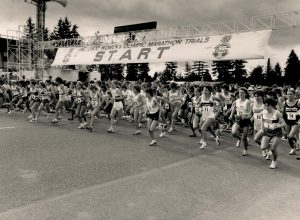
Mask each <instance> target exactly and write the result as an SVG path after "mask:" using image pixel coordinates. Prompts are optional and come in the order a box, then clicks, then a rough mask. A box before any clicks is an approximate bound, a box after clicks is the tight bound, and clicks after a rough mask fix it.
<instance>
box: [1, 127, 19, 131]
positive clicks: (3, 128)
mask: <svg viewBox="0 0 300 220" xmlns="http://www.w3.org/2000/svg"><path fill="white" fill-rule="evenodd" d="M14 128H16V127H2V128H0V130H5V129H14Z"/></svg>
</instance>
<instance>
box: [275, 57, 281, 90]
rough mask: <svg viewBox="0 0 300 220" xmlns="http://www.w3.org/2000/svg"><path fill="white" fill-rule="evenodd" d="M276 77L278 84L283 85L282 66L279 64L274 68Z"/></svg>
mask: <svg viewBox="0 0 300 220" xmlns="http://www.w3.org/2000/svg"><path fill="white" fill-rule="evenodd" d="M274 71H275V75H276V84H277V85H282V84H283V82H282V70H281V66H280V64H279V63H278V62H277V63H276V65H275V67H274Z"/></svg>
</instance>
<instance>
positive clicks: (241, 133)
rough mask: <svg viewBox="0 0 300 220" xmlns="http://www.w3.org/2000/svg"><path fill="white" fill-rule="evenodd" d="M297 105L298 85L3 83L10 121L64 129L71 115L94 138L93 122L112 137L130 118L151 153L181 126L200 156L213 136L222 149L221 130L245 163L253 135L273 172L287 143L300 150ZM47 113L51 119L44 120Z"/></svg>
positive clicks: (0, 99)
mask: <svg viewBox="0 0 300 220" xmlns="http://www.w3.org/2000/svg"><path fill="white" fill-rule="evenodd" d="M299 98H300V86H299V87H296V88H292V87H283V88H282V87H278V86H276V85H275V86H272V87H260V86H246V87H245V86H238V85H228V84H220V85H219V84H218V85H214V86H211V85H209V84H201V85H195V84H192V83H184V84H180V85H179V84H176V83H175V82H170V83H161V82H152V83H145V82H143V83H138V82H126V81H122V82H119V81H107V82H93V81H91V82H89V83H83V82H81V81H77V82H67V81H64V80H62V79H61V78H57V79H56V80H55V81H53V80H46V81H44V82H43V81H36V80H27V81H26V80H19V81H14V80H12V81H9V82H7V81H0V106H2V107H5V108H7V113H8V114H11V113H12V112H18V113H15V114H24V115H25V114H26V117H27V115H28V114H29V116H28V118H29V119H28V120H29V122H31V123H38V122H39V121H40V120H49V121H50V123H51V124H56V123H59V120H60V119H61V117H62V112H63V111H65V112H68V113H69V115H70V117H69V118H68V120H78V121H79V126H78V128H79V129H86V130H88V131H93V128H94V126H95V123H94V122H95V120H97V119H98V118H99V117H107V118H108V119H109V125H108V129H107V132H109V133H114V132H115V126H117V122H118V121H119V120H120V119H121V118H123V119H124V118H125V119H126V120H128V121H129V123H133V124H134V125H135V127H136V131H135V133H134V135H139V134H141V132H142V130H141V126H142V122H143V121H144V120H146V119H147V129H148V133H149V135H150V137H151V143H150V144H149V145H150V146H154V145H156V144H157V140H158V138H163V137H165V136H166V135H167V134H168V133H174V131H175V130H176V127H177V126H180V127H186V129H190V130H191V134H190V136H191V137H196V136H197V133H198V132H199V135H200V137H201V139H200V141H199V145H200V149H205V148H206V147H207V143H208V138H210V136H212V137H213V138H214V139H215V142H216V145H218V146H219V145H220V144H221V141H222V140H221V139H220V136H221V135H222V131H223V130H228V131H231V133H232V136H233V137H234V138H236V139H237V142H236V146H237V147H239V146H240V145H242V146H243V153H242V155H243V156H247V150H248V142H249V137H248V135H249V134H251V135H252V134H253V138H254V141H255V142H256V143H257V144H258V146H260V148H261V150H262V156H263V157H265V159H267V160H271V164H270V168H271V169H274V168H276V161H277V147H278V145H279V144H280V141H281V139H287V140H288V143H289V146H290V150H289V154H290V155H296V151H297V150H299V143H298V142H299V126H300V120H299V119H300V111H299V110H300V101H299V100H298V99H299ZM26 112H27V113H26ZM44 114H46V115H47V118H48V119H45V117H41V116H43V115H44ZM158 133H159V134H158ZM297 159H300V158H299V157H297Z"/></svg>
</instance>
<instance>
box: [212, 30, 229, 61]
mask: <svg viewBox="0 0 300 220" xmlns="http://www.w3.org/2000/svg"><path fill="white" fill-rule="evenodd" d="M231 38H232V36H231V35H226V36H225V37H223V38H222V39H221V43H220V44H218V45H217V46H216V47H215V52H214V53H213V56H214V57H215V58H217V59H221V58H223V57H225V56H226V55H227V54H229V49H230V48H231V44H230V43H229V41H230V40H231Z"/></svg>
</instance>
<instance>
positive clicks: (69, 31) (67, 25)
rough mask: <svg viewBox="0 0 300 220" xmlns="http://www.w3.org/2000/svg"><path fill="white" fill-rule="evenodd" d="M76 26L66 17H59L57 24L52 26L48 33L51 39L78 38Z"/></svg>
mask: <svg viewBox="0 0 300 220" xmlns="http://www.w3.org/2000/svg"><path fill="white" fill-rule="evenodd" d="M79 36H80V35H79V33H78V26H77V25H72V23H71V22H70V21H69V19H68V17H65V19H62V18H60V19H59V20H58V23H57V25H56V26H55V27H54V30H53V32H52V33H51V35H50V39H51V40H60V39H70V38H78V37H79Z"/></svg>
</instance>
